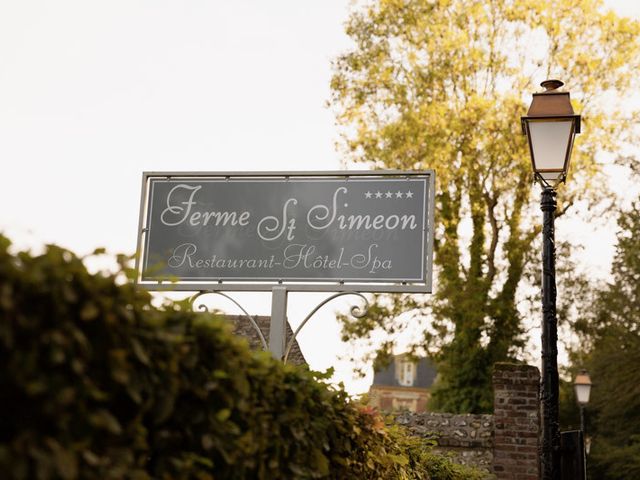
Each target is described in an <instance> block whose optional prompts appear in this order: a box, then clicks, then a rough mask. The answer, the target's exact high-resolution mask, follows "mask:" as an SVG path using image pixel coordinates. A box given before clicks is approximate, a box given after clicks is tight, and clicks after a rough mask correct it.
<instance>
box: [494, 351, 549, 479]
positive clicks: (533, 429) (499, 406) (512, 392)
mask: <svg viewBox="0 0 640 480" xmlns="http://www.w3.org/2000/svg"><path fill="white" fill-rule="evenodd" d="M493 390H494V405H493V409H494V412H493V414H494V424H495V429H494V458H493V469H494V472H495V474H496V477H497V478H498V479H510V480H537V479H538V478H539V475H540V461H539V458H540V457H539V451H538V448H539V442H540V394H539V392H540V372H539V371H538V369H537V368H536V367H532V366H529V365H512V364H498V365H496V368H495V371H494V374H493Z"/></svg>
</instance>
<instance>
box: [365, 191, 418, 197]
mask: <svg viewBox="0 0 640 480" xmlns="http://www.w3.org/2000/svg"><path fill="white" fill-rule="evenodd" d="M393 195H394V193H393V192H391V191H386V192H381V191H380V190H378V191H377V192H375V193H372V192H369V191H367V192H365V194H364V196H365V198H373V197H375V198H382V197H383V196H384V197H385V198H393ZM403 195H404V198H413V192H412V191H411V190H407V191H406V192H401V191H400V190H398V191H397V192H395V196H396V198H403Z"/></svg>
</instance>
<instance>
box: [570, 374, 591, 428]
mask: <svg viewBox="0 0 640 480" xmlns="http://www.w3.org/2000/svg"><path fill="white" fill-rule="evenodd" d="M591 385H592V384H591V378H590V377H589V374H588V373H587V371H586V370H580V373H579V374H578V375H576V379H575V381H574V382H573V386H574V388H575V389H576V399H577V400H578V406H579V407H580V430H582V433H583V434H584V433H585V429H584V407H586V405H587V403H589V395H591ZM585 438H586V435H585Z"/></svg>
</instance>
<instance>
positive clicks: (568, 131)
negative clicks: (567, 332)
mask: <svg viewBox="0 0 640 480" xmlns="http://www.w3.org/2000/svg"><path fill="white" fill-rule="evenodd" d="M540 85H541V86H542V87H543V88H544V89H545V91H544V92H542V93H534V94H533V101H532V102H531V106H530V107H529V111H528V112H527V115H526V116H524V117H522V118H521V122H522V130H523V133H524V134H525V135H526V136H527V139H528V141H529V150H530V152H531V162H532V164H533V171H534V173H535V178H536V180H537V181H538V182H539V183H540V185H541V186H542V200H541V203H540V208H541V209H542V212H543V227H542V240H543V245H542V273H543V275H542V388H541V397H542V459H541V460H542V478H543V479H545V480H560V426H559V422H558V410H559V380H558V320H557V318H556V266H555V240H554V221H555V212H556V192H555V189H556V188H557V187H558V185H559V184H560V183H564V182H565V180H566V178H567V170H568V168H569V160H570V159H571V150H572V148H573V139H574V137H575V135H576V134H577V133H580V115H576V114H575V113H574V112H573V108H572V107H571V101H570V99H569V92H561V91H558V88H560V87H562V86H563V85H564V83H562V82H561V81H560V80H546V81H544V82H542V83H541V84H540Z"/></svg>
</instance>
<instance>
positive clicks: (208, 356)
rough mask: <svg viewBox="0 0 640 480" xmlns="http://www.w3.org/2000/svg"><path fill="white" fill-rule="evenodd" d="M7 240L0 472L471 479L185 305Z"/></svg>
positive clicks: (0, 282) (0, 335) (3, 245)
mask: <svg viewBox="0 0 640 480" xmlns="http://www.w3.org/2000/svg"><path fill="white" fill-rule="evenodd" d="M8 250H9V241H8V240H7V239H6V238H4V237H2V236H0V408H1V409H2V411H1V413H2V414H1V415H0V472H2V474H3V478H7V477H8V478H16V479H18V478H20V479H22V478H29V479H31V478H38V479H54V478H62V479H75V478H81V479H124V478H131V479H149V478H153V479H182V478H185V479H186V478H194V479H202V480H204V479H236V478H237V479H253V478H256V479H269V480H271V479H278V478H284V479H292V478H337V479H376V478H380V479H394V478H398V479H400V478H401V479H413V478H433V479H473V478H481V477H482V475H481V474H480V473H478V472H476V471H472V470H469V469H467V468H465V467H462V466H459V465H455V464H453V463H452V462H451V461H449V460H448V459H446V458H443V457H441V456H437V455H434V454H432V453H431V452H430V450H429V447H428V446H426V445H424V444H423V443H421V442H420V441H419V440H417V439H415V438H412V437H409V436H407V435H406V434H405V433H404V431H403V430H402V429H400V428H399V427H386V426H385V425H384V422H383V421H382V419H381V418H380V417H379V415H378V414H377V413H376V412H375V411H373V410H371V409H368V408H367V407H363V406H361V405H358V404H357V403H355V402H353V401H351V400H350V399H349V397H348V396H347V394H346V393H345V392H344V391H343V390H341V389H335V388H332V387H329V386H328V385H327V384H326V383H324V381H323V376H322V375H320V374H318V373H314V372H309V371H307V370H305V369H301V368H299V367H294V366H284V365H282V364H281V363H279V362H276V361H274V360H273V359H271V358H270V356H269V355H268V354H266V353H263V352H253V351H251V350H250V349H249V348H248V346H247V344H246V342H245V341H244V340H242V339H238V338H235V337H234V336H233V335H232V334H231V333H230V331H229V327H228V325H227V323H226V322H225V321H224V320H223V319H219V318H213V317H212V316H211V315H204V314H194V313H191V312H190V311H189V309H188V308H187V307H186V305H185V304H182V303H175V304H170V305H166V306H164V307H163V308H161V309H158V308H154V307H152V306H151V303H150V295H149V294H148V293H147V292H145V291H144V290H141V289H137V288H135V287H134V286H133V285H131V284H130V283H124V284H122V285H119V283H123V282H122V281H120V282H118V281H116V279H117V278H118V275H120V278H122V275H123V274H122V272H120V273H118V274H113V275H112V274H96V275H92V274H89V273H88V272H87V270H86V268H85V266H84V264H83V261H82V260H81V259H79V258H77V257H76V256H75V255H73V254H72V253H70V252H68V251H66V250H63V249H61V248H58V247H55V246H50V247H48V248H47V251H46V252H45V253H44V254H43V255H39V256H32V255H30V254H28V253H24V252H23V253H19V254H17V255H11V254H10V253H9V251H8Z"/></svg>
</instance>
